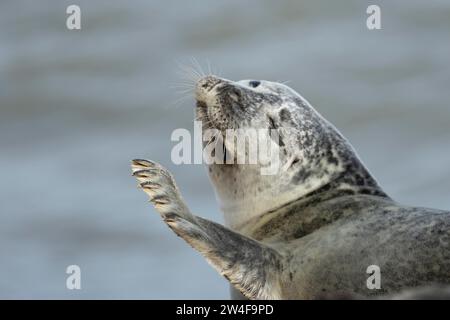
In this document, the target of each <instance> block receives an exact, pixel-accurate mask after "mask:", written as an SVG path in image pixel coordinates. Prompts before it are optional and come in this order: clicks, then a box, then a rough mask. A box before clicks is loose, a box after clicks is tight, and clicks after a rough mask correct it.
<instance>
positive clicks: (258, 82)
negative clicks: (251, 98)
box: [248, 80, 261, 88]
mask: <svg viewBox="0 0 450 320" xmlns="http://www.w3.org/2000/svg"><path fill="white" fill-rule="evenodd" d="M260 84H261V81H256V80H252V81H250V82H249V83H248V85H249V86H250V87H252V88H256V87H257V86H259V85H260Z"/></svg>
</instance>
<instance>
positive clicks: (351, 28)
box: [0, 0, 450, 299]
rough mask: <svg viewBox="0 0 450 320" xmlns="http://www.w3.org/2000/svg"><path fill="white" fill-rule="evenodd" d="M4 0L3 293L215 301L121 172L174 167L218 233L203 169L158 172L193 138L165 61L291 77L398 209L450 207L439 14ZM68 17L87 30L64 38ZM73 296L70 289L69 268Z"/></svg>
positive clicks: (437, 9) (207, 277) (445, 36)
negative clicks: (76, 11) (177, 145)
mask: <svg viewBox="0 0 450 320" xmlns="http://www.w3.org/2000/svg"><path fill="white" fill-rule="evenodd" d="M335 2H336V3H332V1H317V0H315V1H310V2H309V3H305V2H301V1H245V2H244V1H234V0H233V1H230V0H228V1H148V0H145V1H144V0H142V1H111V0H108V1H106V0H103V1H87V0H77V1H49V0H48V1H44V0H40V1H31V0H30V1H17V0H14V1H2V2H1V3H0V168H1V169H0V177H1V180H0V298H64V299H72V298H155V299H163V298H191V299H197V298H207V299H216V298H227V297H228V286H227V283H226V281H225V280H224V279H222V278H221V277H220V276H219V275H218V274H217V273H216V272H215V271H214V270H213V269H212V268H211V267H210V266H209V265H208V264H207V263H206V262H205V261H204V259H203V258H202V257H200V256H199V255H198V254H197V253H195V252H194V251H193V250H192V249H191V248H190V247H189V246H187V245H186V244H185V243H184V242H183V241H182V240H181V239H179V238H177V237H176V236H174V234H173V233H172V232H171V231H170V230H169V229H168V228H167V227H166V226H165V225H164V224H163V223H162V222H161V219H160V217H159V216H158V214H157V213H156V212H155V211H154V210H153V208H152V207H151V205H150V204H149V203H148V202H147V201H146V200H147V199H146V196H145V195H144V194H143V193H142V192H140V191H139V190H137V188H136V182H135V181H134V179H133V178H132V177H131V176H130V168H129V160H130V159H132V158H136V157H144V158H151V159H153V160H156V161H159V162H161V163H163V164H164V165H166V166H167V167H168V168H169V169H171V170H172V171H173V173H174V175H175V177H176V179H177V181H178V183H179V185H180V188H181V190H182V192H183V194H184V196H185V198H186V200H187V202H188V203H189V206H190V207H191V208H192V210H193V211H194V212H196V213H198V214H199V215H202V216H204V217H207V218H209V219H213V220H215V221H219V222H221V221H223V220H222V217H221V215H220V213H219V211H218V208H217V205H216V202H215V199H214V194H213V191H212V189H211V186H210V184H209V181H208V178H207V175H206V172H205V170H204V168H203V167H201V166H199V165H192V166H189V167H186V166H181V167H177V166H175V165H173V164H172V163H171V160H170V150H171V148H172V147H173V145H174V143H172V142H171V141H170V134H171V132H172V131H173V130H174V129H176V128H188V129H192V120H193V99H192V98H190V99H186V100H183V101H182V102H181V103H178V104H177V103H176V101H177V99H179V98H180V94H179V93H177V92H176V91H177V90H176V89H174V88H173V87H174V85H176V83H177V82H179V80H180V76H179V75H178V73H177V72H178V71H179V68H178V67H177V62H178V61H179V62H181V63H184V64H190V61H191V58H192V57H194V58H196V59H197V60H198V61H199V62H200V64H202V65H203V66H204V67H205V68H206V65H207V63H208V61H209V62H210V63H211V65H212V66H213V67H214V68H215V69H220V70H221V72H220V75H222V76H224V77H226V78H229V79H236V80H238V79H243V78H246V79H248V78H254V79H268V80H278V81H287V80H289V85H290V86H292V87H293V88H294V89H296V90H297V91H299V92H300V93H301V94H302V95H303V96H304V97H306V98H307V99H308V100H309V101H310V102H311V103H312V104H313V105H314V106H316V108H317V109H318V110H319V111H320V112H321V113H322V114H323V115H324V116H325V117H326V118H327V119H329V120H330V121H331V122H333V123H334V124H335V125H336V126H337V127H338V128H340V129H341V131H342V132H343V133H344V135H345V136H347V138H348V139H349V140H350V141H351V142H352V143H353V145H354V146H355V148H356V149H357V150H358V152H359V154H360V156H361V157H362V159H363V161H364V162H365V163H366V165H367V166H368V167H369V169H370V170H371V172H372V173H373V174H374V175H375V176H376V177H377V178H378V180H379V182H380V183H381V185H383V186H384V188H385V190H386V191H387V192H388V193H389V194H390V195H391V196H392V197H394V198H395V199H397V200H398V201H401V202H404V203H407V204H411V205H420V206H429V207H435V208H441V209H450V197H449V192H450V165H449V164H450V148H449V147H450V142H449V141H450V128H449V127H450V105H449V100H450V90H449V80H450V63H449V59H450V58H449V57H450V2H449V1H418V0H415V1H411V0H408V1H406V0H405V1H395V3H391V2H388V1H375V4H376V2H378V4H379V5H380V6H381V9H382V30H375V31H369V30H368V29H367V28H366V25H365V20H366V13H365V10H366V8H367V6H368V5H369V4H373V3H374V2H373V1H370V3H369V2H365V1H356V0H355V1H346V2H345V5H343V4H342V3H337V2H338V1H335ZM73 3H75V4H78V5H79V6H80V7H81V10H82V29H81V30H80V31H69V30H67V29H66V26H65V19H66V14H65V11H66V7H67V6H68V5H70V4H73ZM72 264H77V265H79V266H80V267H81V270H82V289H81V290H78V291H77V290H73V291H70V290H67V289H66V286H65V281H66V277H67V274H66V273H65V269H66V267H67V266H68V265H72Z"/></svg>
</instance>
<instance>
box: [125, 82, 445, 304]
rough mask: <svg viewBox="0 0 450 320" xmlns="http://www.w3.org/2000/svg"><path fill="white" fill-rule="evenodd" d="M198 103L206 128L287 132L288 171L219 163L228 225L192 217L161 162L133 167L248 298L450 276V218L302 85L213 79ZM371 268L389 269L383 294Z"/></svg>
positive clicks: (183, 233)
mask: <svg viewBox="0 0 450 320" xmlns="http://www.w3.org/2000/svg"><path fill="white" fill-rule="evenodd" d="M196 99H197V109H196V110H197V118H198V119H200V120H202V121H203V128H204V129H207V128H217V129H219V130H222V131H225V130H226V129H230V128H234V129H239V128H268V129H269V128H271V129H276V130H277V131H278V134H279V136H280V140H279V142H278V147H279V151H280V152H279V153H280V160H281V163H282V164H283V167H284V168H285V170H283V171H281V172H280V173H279V174H278V175H276V176H262V175H261V174H260V171H259V170H258V169H259V168H258V166H257V165H256V166H249V165H238V164H228V165H223V164H221V165H220V164H213V165H210V166H209V174H210V178H211V180H212V182H213V184H214V186H215V190H216V193H217V196H218V200H219V203H220V204H221V208H222V211H223V212H224V214H225V221H226V225H227V227H224V226H221V225H219V224H216V223H214V222H210V221H207V220H205V219H202V218H199V217H197V216H194V215H192V214H191V213H190V211H189V209H188V208H187V206H186V205H185V204H184V201H183V200H182V199H181V196H180V194H179V190H178V188H177V187H176V185H175V183H174V181H173V178H172V176H171V175H170V173H168V172H167V170H165V169H164V168H162V167H161V166H160V165H158V164H155V163H153V162H150V161H146V160H134V161H133V164H132V166H133V172H134V175H135V176H136V177H137V178H138V180H139V181H140V183H141V187H142V188H143V189H144V191H146V192H147V194H149V195H150V198H151V200H152V202H153V203H154V204H155V207H156V209H157V210H158V211H159V213H160V214H161V215H162V217H163V219H164V221H165V222H166V223H167V224H168V225H169V227H171V228H172V229H173V230H174V231H175V233H176V234H178V235H179V236H180V237H182V238H183V239H184V240H186V241H187V242H188V243H189V244H190V245H191V246H192V247H193V248H194V249H196V250H198V251H199V252H200V253H201V254H202V255H203V256H204V257H205V258H206V260H207V261H208V262H209V263H210V264H211V265H212V266H213V267H214V268H216V269H217V270H218V271H219V272H220V273H221V274H222V275H224V276H225V277H226V278H227V279H229V281H230V283H231V284H232V285H233V287H234V288H235V289H237V290H238V291H239V292H240V293H242V295H243V296H245V297H247V298H250V299H316V298H320V297H323V296H324V295H329V294H338V293H340V294H352V295H353V294H355V295H358V296H362V297H370V296H377V295H381V294H393V293H395V292H398V291H400V290H403V289H407V288H415V287H419V286H423V285H429V284H433V283H442V284H446V283H449V282H450V250H449V245H450V213H449V212H446V211H441V210H434V209H425V208H412V207H408V206H403V205H400V204H398V203H396V202H395V201H394V200H392V199H391V198H390V197H389V196H388V195H387V194H386V193H385V192H384V191H383V190H382V188H381V187H380V186H379V185H378V183H377V182H376V180H375V179H374V178H373V177H372V175H371V174H370V173H369V171H368V170H367V169H366V168H365V166H364V165H363V164H362V162H361V161H360V160H359V158H358V156H357V154H356V152H355V151H354V150H353V148H352V147H351V145H350V144H349V143H348V142H347V140H346V139H345V138H344V137H343V136H342V135H341V134H340V133H339V132H338V131H337V129H336V128H335V127H334V126H333V125H331V124H330V123H329V122H328V121H326V120H325V119H324V118H323V117H321V116H320V114H318V113H317V111H316V110H314V108H312V106H311V105H310V104H309V103H308V102H307V101H306V100H305V99H304V98H302V97H301V96H300V95H299V94H297V93H296V92H295V91H293V90H292V89H290V88H289V87H287V86H285V85H282V84H279V83H272V82H266V81H263V82H261V85H259V86H258V87H257V88H252V87H251V86H250V85H249V81H245V80H244V81H239V82H232V81H229V80H225V79H221V78H217V77H214V76H208V77H205V78H203V79H201V80H199V82H198V84H197V89H196ZM288 129H289V130H288ZM225 149H226V148H225ZM370 265H377V266H379V267H380V269H381V279H382V280H381V289H380V290H376V289H375V290H370V289H368V288H367V286H366V279H367V278H368V276H369V275H368V274H367V273H366V269H367V267H368V266H370ZM235 297H237V298H239V296H235Z"/></svg>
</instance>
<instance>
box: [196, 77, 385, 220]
mask: <svg viewBox="0 0 450 320" xmlns="http://www.w3.org/2000/svg"><path fill="white" fill-rule="evenodd" d="M195 97H196V100H197V107H196V114H197V119H198V120H200V121H202V126H203V129H204V130H205V129H212V128H214V129H218V130H220V131H221V132H223V134H224V135H226V130H227V129H235V130H236V129H245V128H257V129H267V130H276V132H277V136H278V139H277V141H276V145H277V148H278V149H277V154H278V156H279V161H280V168H282V169H281V170H280V171H279V172H277V175H276V177H274V176H271V175H262V174H261V171H260V167H261V163H258V164H256V165H249V164H238V163H233V164H217V163H213V164H210V165H209V169H208V170H209V175H210V178H211V180H212V182H213V184H214V186H215V190H216V194H217V197H218V201H219V203H220V204H221V207H222V210H223V211H224V213H225V220H226V223H227V224H228V225H229V226H231V227H232V228H237V229H239V226H240V225H242V224H243V223H245V222H246V221H248V220H249V219H251V218H253V217H255V216H258V215H260V214H262V213H264V212H267V211H271V210H276V209H277V208H280V207H283V206H284V205H286V204H288V203H290V202H292V201H296V200H298V199H301V198H305V197H307V196H310V195H312V194H317V193H321V192H327V193H328V194H333V195H335V196H336V195H339V194H370V195H378V196H382V197H387V195H386V194H385V193H384V192H383V191H382V190H381V188H380V187H379V186H378V184H377V182H376V181H375V179H374V178H373V177H372V176H371V174H370V173H369V171H368V170H367V169H366V168H365V167H364V165H363V164H362V162H361V161H360V160H359V157H358V156H357V154H356V152H355V150H354V149H353V148H352V146H351V145H350V144H349V143H348V142H347V140H346V139H345V138H344V137H343V136H342V135H341V134H340V133H339V131H338V130H337V129H336V128H335V127H334V126H333V125H332V124H331V123H329V122H328V121H327V120H325V119H324V118H323V117H322V116H321V115H320V114H319V113H318V112H317V111H316V110H315V109H314V108H313V107H312V106H311V104H310V103H309V102H308V101H307V100H306V99H304V98H303V97H302V96H301V95H300V94H298V93H297V92H295V91H294V90H293V89H291V88H290V87H288V86H286V85H284V84H281V83H276V82H270V81H260V80H241V81H236V82H234V81H231V80H227V79H223V78H219V77H216V76H206V77H203V78H201V79H200V80H199V81H198V82H197V85H196V90H195ZM226 151H227V146H225V153H226ZM330 191H331V193H330Z"/></svg>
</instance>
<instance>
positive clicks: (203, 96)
mask: <svg viewBox="0 0 450 320" xmlns="http://www.w3.org/2000/svg"><path fill="white" fill-rule="evenodd" d="M225 82H227V81H226V80H225V79H222V78H219V77H216V76H214V75H209V76H206V77H203V78H200V79H199V80H198V81H197V84H196V86H195V98H196V99H197V100H198V101H203V102H205V103H206V102H207V100H208V98H211V97H212V96H213V95H214V94H212V93H213V89H214V88H215V87H216V86H217V85H219V84H221V83H225Z"/></svg>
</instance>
